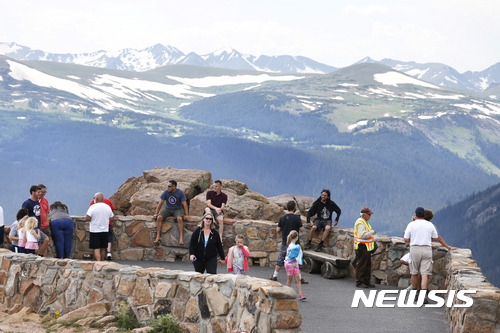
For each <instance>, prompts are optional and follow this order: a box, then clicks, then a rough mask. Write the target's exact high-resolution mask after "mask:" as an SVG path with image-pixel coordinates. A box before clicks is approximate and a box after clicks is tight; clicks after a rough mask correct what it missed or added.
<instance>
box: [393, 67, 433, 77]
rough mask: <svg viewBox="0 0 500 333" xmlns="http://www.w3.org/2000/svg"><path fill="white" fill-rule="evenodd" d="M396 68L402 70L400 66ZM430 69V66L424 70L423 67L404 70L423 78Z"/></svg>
mask: <svg viewBox="0 0 500 333" xmlns="http://www.w3.org/2000/svg"><path fill="white" fill-rule="evenodd" d="M395 69H397V70H400V69H398V68H395ZM429 69H430V68H426V69H423V70H422V69H418V68H414V69H411V70H409V71H404V70H403V72H405V73H406V74H408V75H411V76H413V77H416V78H419V79H421V78H422V77H423V76H424V75H425V73H427V72H428V71H429Z"/></svg>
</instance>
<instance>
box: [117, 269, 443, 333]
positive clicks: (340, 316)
mask: <svg viewBox="0 0 500 333" xmlns="http://www.w3.org/2000/svg"><path fill="white" fill-rule="evenodd" d="M119 263H121V264H126V265H137V266H142V267H161V268H167V269H180V270H186V271H193V270H194V269H193V265H192V264H191V263H188V262H154V261H119ZM218 271H219V273H225V272H226V270H225V267H222V266H219V270H218ZM273 271H274V269H273V268H271V267H259V266H251V267H250V270H249V271H248V275H250V276H255V277H260V278H264V279H268V278H269V277H270V276H271V274H272V272H273ZM303 277H304V278H305V279H306V280H308V281H309V282H310V283H309V284H307V285H304V286H303V287H302V291H303V293H304V295H306V297H307V300H306V301H305V302H299V310H300V313H301V314H302V325H301V327H302V329H303V330H304V332H306V333H309V332H314V333H330V332H342V333H349V332H352V333H354V332H356V333H357V332H361V331H363V330H364V329H366V330H367V331H369V332H373V333H378V332H384V333H385V332H398V333H401V332H412V333H420V332H422V333H424V332H425V333H428V332H433V333H447V332H449V329H448V322H447V320H446V317H445V310H444V308H426V307H422V308H398V307H394V308H366V307H364V305H360V307H359V308H351V303H352V299H353V295H354V291H355V290H357V288H356V287H355V283H354V280H353V279H350V278H346V279H339V280H328V279H324V278H323V277H321V275H319V274H303ZM278 281H279V282H281V283H282V284H286V272H285V270H284V269H282V270H281V271H280V274H279V276H278ZM292 287H293V288H294V289H295V290H297V289H296V287H295V283H293V284H292ZM377 289H395V288H393V287H387V286H379V285H377ZM365 290H366V289H365Z"/></svg>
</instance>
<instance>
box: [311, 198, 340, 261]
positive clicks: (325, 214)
mask: <svg viewBox="0 0 500 333" xmlns="http://www.w3.org/2000/svg"><path fill="white" fill-rule="evenodd" d="M333 212H335V213H336V214H337V217H335V224H334V225H335V226H336V225H337V224H338V223H339V218H340V212H341V211H340V208H339V206H337V204H336V203H335V202H333V201H332V200H331V199H330V191H329V190H323V191H321V196H320V197H319V198H318V199H317V200H316V201H314V203H313V204H312V207H311V208H310V209H309V211H308V212H307V225H308V226H309V227H310V226H311V216H314V215H316V218H315V219H314V221H313V226H312V228H311V232H310V233H309V240H308V241H307V243H306V246H305V249H306V250H307V249H310V248H311V240H312V237H313V234H314V233H315V232H321V231H323V230H324V232H323V237H322V238H321V242H320V243H319V244H318V247H317V248H316V250H315V251H316V252H318V251H321V249H322V248H323V246H324V243H325V241H326V238H327V237H328V235H329V234H330V229H331V228H332V215H333Z"/></svg>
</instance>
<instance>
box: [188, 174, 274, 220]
mask: <svg viewBox="0 0 500 333" xmlns="http://www.w3.org/2000/svg"><path fill="white" fill-rule="evenodd" d="M221 181H222V192H224V193H226V195H227V205H226V211H225V217H226V218H230V219H250V220H266V221H276V222H277V221H278V219H279V217H280V216H281V215H283V208H282V207H280V206H278V205H277V204H275V203H274V202H271V201H270V200H269V199H268V198H267V197H266V196H264V195H262V194H260V193H257V192H253V191H251V190H249V189H248V186H247V184H245V183H242V182H238V181H236V180H225V179H223V180H221ZM208 190H210V189H207V190H205V191H204V192H203V193H200V194H198V195H197V196H195V197H194V198H193V199H191V203H190V206H189V207H190V208H189V212H190V214H191V215H199V216H201V215H203V210H204V209H205V207H206V206H207V205H206V194H207V192H208Z"/></svg>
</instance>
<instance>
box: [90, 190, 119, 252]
mask: <svg viewBox="0 0 500 333" xmlns="http://www.w3.org/2000/svg"><path fill="white" fill-rule="evenodd" d="M103 200H104V195H103V194H102V193H100V192H99V193H96V194H95V195H94V201H95V204H93V205H92V206H90V207H89V209H88V210H87V215H86V216H85V220H86V221H87V222H90V241H89V247H90V248H91V249H92V250H94V258H95V260H97V261H102V260H104V258H105V257H106V247H107V246H108V231H109V219H111V218H112V217H113V216H114V214H113V211H111V208H110V207H109V206H108V205H106V204H105V203H104V202H103Z"/></svg>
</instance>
